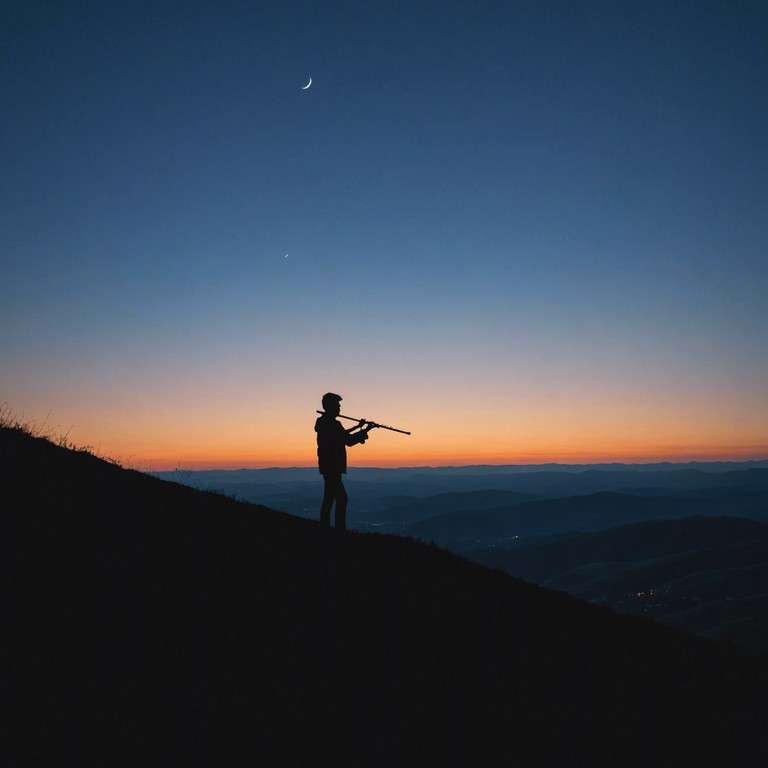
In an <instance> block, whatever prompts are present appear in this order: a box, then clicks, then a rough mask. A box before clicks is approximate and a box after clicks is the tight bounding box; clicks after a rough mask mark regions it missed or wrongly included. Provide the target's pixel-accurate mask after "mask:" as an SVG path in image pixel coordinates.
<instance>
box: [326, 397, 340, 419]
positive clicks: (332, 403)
mask: <svg viewBox="0 0 768 768" xmlns="http://www.w3.org/2000/svg"><path fill="white" fill-rule="evenodd" d="M323 410H324V411H325V412H326V413H328V414H330V415H331V416H338V415H339V413H341V395H336V394H334V393H333V392H326V393H325V394H324V395H323Z"/></svg>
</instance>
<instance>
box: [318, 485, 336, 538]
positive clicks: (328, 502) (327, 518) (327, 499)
mask: <svg viewBox="0 0 768 768" xmlns="http://www.w3.org/2000/svg"><path fill="white" fill-rule="evenodd" d="M323 480H324V481H325V485H324V487H323V503H322V505H321V506H320V524H321V525H324V526H326V527H327V528H330V527H331V507H332V506H333V500H334V498H335V497H336V484H335V483H334V477H333V475H323Z"/></svg>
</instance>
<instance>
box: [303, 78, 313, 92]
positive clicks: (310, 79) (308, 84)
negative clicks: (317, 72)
mask: <svg viewBox="0 0 768 768" xmlns="http://www.w3.org/2000/svg"><path fill="white" fill-rule="evenodd" d="M310 85H312V78H311V77H310V78H309V82H308V83H307V84H306V85H302V86H301V90H302V91H306V90H307V88H309V86H310Z"/></svg>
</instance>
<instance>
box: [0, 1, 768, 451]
mask: <svg viewBox="0 0 768 768" xmlns="http://www.w3.org/2000/svg"><path fill="white" fill-rule="evenodd" d="M2 22H3V23H2V27H3V29H4V33H3V36H2V38H1V40H2V48H1V49H0V106H1V107H2V112H1V114H0V167H2V169H3V171H2V177H1V178H0V249H1V250H0V253H1V254H2V265H3V280H2V284H0V323H1V324H2V336H1V337H0V359H1V360H2V366H1V370H0V400H2V401H6V402H8V404H9V405H10V406H11V407H13V408H14V409H17V410H19V411H23V412H25V413H27V414H29V415H30V417H31V418H33V419H35V420H41V419H43V418H49V417H47V414H48V413H49V412H51V413H52V416H51V417H50V418H52V419H53V421H54V422H56V423H57V424H58V423H61V424H62V425H63V426H64V427H65V428H69V427H70V426H72V427H73V428H74V429H73V434H74V436H75V438H78V437H80V438H81V439H83V440H85V441H87V442H90V443H94V442H98V443H100V444H103V445H105V446H106V448H107V450H111V451H113V452H117V453H120V452H124V453H125V452H129V453H131V454H132V455H134V454H135V455H138V456H141V457H145V456H146V457H150V458H151V459H152V460H155V461H166V460H167V461H172V460H173V457H175V456H178V457H179V459H180V460H188V461H192V460H195V461H205V460H206V459H205V456H206V455H207V454H206V451H207V452H208V454H210V456H211V457H213V458H211V461H212V462H214V463H215V461H216V460H217V459H218V460H219V461H225V460H226V461H235V462H236V461H238V460H239V459H240V458H241V457H242V460H243V461H246V460H247V459H252V460H254V461H255V460H257V459H256V458H254V457H256V455H257V454H258V456H260V457H262V458H259V459H258V460H259V461H267V462H268V461H269V460H268V458H267V457H268V456H269V455H270V454H269V451H270V450H272V451H273V453H274V460H275V462H276V463H278V462H289V463H296V462H299V463H300V462H302V461H304V460H308V461H311V458H312V446H311V436H310V440H309V443H306V441H307V437H306V435H305V434H304V431H305V429H306V423H305V422H306V421H307V419H310V420H311V416H312V412H313V410H314V408H316V407H319V397H320V395H321V394H322V393H323V392H324V391H327V390H333V391H340V392H342V393H343V394H345V404H346V403H349V409H353V408H354V410H355V411H356V412H357V413H355V415H363V416H367V417H370V418H376V419H379V420H381V421H384V422H388V423H393V424H397V422H403V420H405V421H407V422H408V423H406V424H404V427H405V428H406V429H408V428H411V426H412V425H413V424H416V425H417V427H418V430H419V432H420V434H421V438H420V440H414V441H411V442H410V443H408V444H407V447H404V444H403V443H402V442H401V443H395V442H392V443H388V442H386V441H387V440H390V437H389V436H387V437H385V438H383V439H381V440H380V441H379V445H380V449H378V450H380V453H376V452H375V451H373V450H372V451H371V452H370V453H369V456H370V457H372V458H377V457H378V458H379V460H381V461H389V462H395V461H398V460H399V461H402V462H406V463H408V462H412V461H416V460H423V461H425V462H430V463H437V462H439V461H448V460H450V461H464V460H466V461H474V460H480V459H485V460H494V461H495V460H498V461H502V460H509V461H514V460H516V458H517V459H520V458H521V457H522V458H525V457H529V458H530V456H532V455H533V454H535V455H537V456H538V455H541V456H542V457H543V458H544V460H549V459H555V460H557V459H558V458H562V459H563V460H565V459H568V458H569V457H571V458H572V457H574V456H575V455H576V454H577V453H578V450H579V449H580V447H582V448H583V447H585V446H590V450H592V451H593V453H594V454H595V456H597V454H598V453H600V450H599V448H598V447H599V446H600V445H603V446H604V449H603V453H602V454H600V455H601V456H602V457H605V456H607V455H612V456H615V457H617V458H621V457H624V458H627V457H629V458H632V457H633V456H638V457H639V456H640V455H641V454H642V455H643V456H650V455H651V454H653V452H654V450H655V451H656V455H658V456H670V455H673V454H675V451H677V452H678V453H679V454H680V455H681V456H689V457H695V456H708V455H713V456H714V455H718V456H720V455H730V454H728V451H731V453H732V455H734V456H736V455H738V456H742V455H743V456H746V455H747V454H749V452H750V451H752V453H755V452H756V453H758V454H761V455H760V456H755V457H763V458H764V457H765V455H768V438H766V434H768V433H767V432H766V430H768V406H767V405H766V403H768V385H767V384H766V382H767V381H768V345H767V344H766V343H765V339H766V338H768V310H766V297H767V296H768V266H767V265H768V258H767V254H766V243H767V242H768V238H767V237H766V235H767V234H768V224H766V221H767V220H768V217H766V215H765V212H766V210H768V151H767V148H766V139H765V137H766V136H768V87H767V86H768V77H767V75H768V67H767V66H766V65H767V63H768V61H767V59H768V51H767V48H766V39H768V6H766V5H765V4H764V3H757V2H755V3H748V2H745V3H734V2H729V3H724V2H720V3H715V2H676V3H662V2H620V3H617V2H520V3H517V2H510V3H506V4H498V3H472V4H470V3H451V2H448V3H446V2H442V3H413V2H410V3H388V4H381V5H379V6H377V7H369V6H368V4H364V3H290V2H288V3H279V4H277V3H275V4H272V3H246V2H216V3H214V2H184V3H182V2H152V3H136V2H131V3H129V2H125V3H122V2H110V1H108V0H107V1H106V2H98V3H96V2H63V3H36V2H28V3H16V4H13V3H12V4H11V6H10V9H9V8H8V7H6V10H5V11H4V12H3V19H2ZM309 77H312V80H313V84H312V87H311V88H310V89H308V90H302V86H303V85H305V84H306V82H307V81H308V78H309ZM285 254H288V256H287V257H286V255H285ZM361 409H362V412H361ZM371 409H373V410H371ZM343 410H344V409H343ZM445 414H450V417H449V419H448V420H447V422H446V418H445ZM409 425H410V426H409ZM490 425H492V434H489V431H491V430H489V426H490ZM172 436H175V439H173V437H172ZM414 436H415V435H414ZM377 437H379V436H378V435H377ZM305 443H306V444H307V445H308V446H309V447H308V448H306V450H305V448H304V447H302V446H304V445H305ZM534 444H535V446H536V447H535V450H534V451H533V453H531V452H530V451H529V450H528V449H529V448H530V447H531V446H532V445H534ZM192 445H194V446H195V451H194V452H193V453H189V451H190V450H191V448H190V446H192ZM371 445H373V441H372V442H371ZM248 446H253V456H251V455H250V454H248V450H250V448H248ZM547 446H550V447H551V451H550V452H549V453H548V449H547ZM654 446H656V448H654ZM686 446H687V449H686V450H688V449H689V453H688V454H686V453H685V450H683V449H684V448H685V447H686ZM257 447H258V450H257ZM481 447H482V450H481ZM367 449H368V446H366V450H367ZM185 451H187V453H185ZM403 451H404V453H403ZM462 451H463V452H462ZM697 451H698V453H697ZM238 452H239V453H238ZM398 452H400V453H398ZM745 452H746V453H745ZM193 454H194V455H193ZM246 454H247V455H246ZM401 454H402V455H401ZM763 454H764V455H763ZM398 456H400V459H398V458H397V457H398Z"/></svg>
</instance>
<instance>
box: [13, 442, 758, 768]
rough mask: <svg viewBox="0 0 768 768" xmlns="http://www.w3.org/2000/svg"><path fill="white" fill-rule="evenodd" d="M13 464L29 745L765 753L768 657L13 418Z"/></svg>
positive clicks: (272, 758) (599, 758)
mask: <svg viewBox="0 0 768 768" xmlns="http://www.w3.org/2000/svg"><path fill="white" fill-rule="evenodd" d="M0 471H1V472H2V475H1V481H0V503H2V509H3V512H2V518H1V519H2V531H1V532H0V533H1V535H2V548H3V549H2V562H3V569H4V590H6V589H7V592H8V596H9V599H8V600H7V601H5V603H6V605H5V608H4V612H5V615H4V618H5V619H6V621H7V626H8V627H9V628H10V629H11V632H10V633H9V634H10V635H11V641H12V642H11V643H9V644H4V647H5V648H6V650H5V651H4V653H5V654H6V655H7V658H6V659H5V661H6V664H5V668H6V669H9V670H11V673H10V687H9V690H10V691H11V692H12V696H13V703H14V707H13V716H12V718H11V719H10V720H9V721H8V722H7V723H6V725H7V726H10V728H9V732H10V733H12V734H13V737H12V738H11V739H10V740H9V741H8V742H7V749H6V750H5V751H6V752H7V753H8V754H9V755H10V757H11V762H12V763H13V764H19V765H21V764H41V765H65V764H66V765H72V764H83V765H86V764H87V765H97V764H100V765H170V764H179V765H205V766H208V765H253V764H267V765H280V766H286V765H325V764H329V765H330V764H334V765H365V766H376V765H381V766H384V765H388V766H389V765H395V764H399V765H425V764H431V765H442V766H451V765H473V766H474V765H508V764H517V765H522V766H533V765H536V766H549V765H552V766H554V765H564V764H568V763H571V762H573V758H574V756H578V759H579V763H580V764H584V765H586V764H590V765H611V766H615V765H623V766H629V765H651V764H652V765H655V766H662V765H670V766H672V765H674V766H681V765H696V766H705V765H724V764H729V765H731V766H738V765H751V764H758V763H757V762H754V761H756V760H758V757H757V753H758V752H760V751H762V752H763V754H764V752H765V743H764V739H763V737H761V736H759V735H758V734H760V733H761V727H762V724H763V722H764V719H765V715H766V702H765V695H764V692H765V682H766V677H765V669H764V668H762V667H760V666H758V664H759V662H757V661H755V660H751V659H748V658H746V657H742V656H739V655H737V654H735V653H730V652H725V651H723V650H720V649H716V648H714V647H710V646H708V645H705V644H703V643H699V642H697V641H694V640H690V639H688V638H686V637H684V636H682V635H678V634H676V633H673V632H670V631H668V630H665V629H662V628H660V627H657V626H655V625H652V624H650V623H648V622H645V621H641V620H638V619H633V618H631V617H623V616H617V615H614V614H612V613H610V612H608V611H606V610H601V609H597V608H592V607H590V606H587V605H584V604H582V603H581V602H579V601H576V600H574V599H572V598H569V597H567V596H565V595H561V594H557V593H553V592H548V591H545V590H541V589H538V588H536V587H533V586H530V585H527V584H525V583H523V582H519V581H516V580H514V579H512V578H510V577H508V576H506V575H504V574H501V573H500V572H494V571H489V570H486V569H485V568H482V567H480V566H477V565H474V564H471V563H469V562H467V561H465V560H462V559H460V558H458V557H455V556H452V555H450V554H448V553H445V552H442V551H440V550H437V549H435V548H431V547H426V546H423V545H421V544H418V543H416V542H412V541H409V540H404V539H400V538H394V537H385V536H372V535H362V534H347V535H345V536H339V535H337V534H336V532H335V531H324V530H322V529H320V527H319V526H318V525H317V524H316V523H314V522H311V521H307V520H301V519H298V518H293V517H289V516H287V515H283V514H280V513H276V512H272V511H271V510H268V509H265V508H263V507H258V506H253V505H248V504H244V503H238V502H235V501H232V500H230V499H226V498H224V497H221V496H217V495H212V494H208V493H204V492H200V491H195V490H192V489H189V488H185V487H182V486H178V485H175V484H172V483H166V482H163V481H160V480H157V479H154V478H151V477H148V476H146V475H142V474H139V473H136V472H131V471H126V470H123V469H121V468H119V467H116V466H114V465H111V464H108V463H105V462H103V461H100V460H99V459H96V458H94V457H93V456H91V455H89V454H86V453H80V452H73V451H71V450H66V449H64V448H61V447H58V446H55V445H53V444H51V443H48V442H46V441H44V440H40V439H34V438H31V437H29V436H28V435H25V434H23V433H21V432H19V431H18V430H11V429H0ZM14 640H15V641H16V642H15V643H14V642H13V641H14ZM751 758H754V761H753V759H751ZM9 764H11V763H9Z"/></svg>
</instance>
